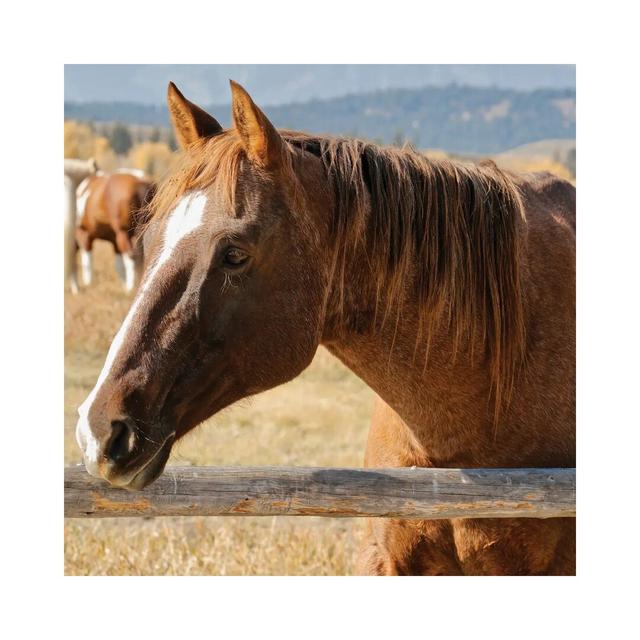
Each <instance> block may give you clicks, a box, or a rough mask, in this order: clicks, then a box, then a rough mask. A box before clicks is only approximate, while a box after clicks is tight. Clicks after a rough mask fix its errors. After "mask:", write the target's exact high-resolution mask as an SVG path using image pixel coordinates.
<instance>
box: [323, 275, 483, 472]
mask: <svg viewBox="0 0 640 640" xmlns="http://www.w3.org/2000/svg"><path fill="white" fill-rule="evenodd" d="M356 280H357V279H356ZM363 290H365V288H362V289H360V291H363ZM357 299H358V294H357V292H354V291H351V292H347V295H346V296H345V307H344V310H343V312H342V313H340V314H339V315H340V316H341V317H340V320H335V322H331V314H329V318H330V321H329V322H328V325H329V326H330V327H331V325H333V327H332V328H330V329H329V330H328V331H327V332H326V334H325V339H324V341H323V342H324V344H325V346H326V347H327V348H328V349H329V351H331V352H332V353H333V354H334V355H336V356H337V357H338V358H339V359H340V360H341V361H342V362H344V364H345V365H346V366H348V367H349V368H350V369H351V370H352V371H353V372H354V373H356V374H357V375H358V376H360V377H361V378H362V379H363V380H364V381H365V382H366V383H367V384H368V385H369V386H370V387H371V388H372V389H373V390H374V391H376V393H378V395H380V396H381V397H382V398H383V399H384V400H385V401H386V402H387V403H388V404H389V405H390V406H391V407H392V408H393V409H395V411H396V412H397V413H398V414H399V415H400V417H401V418H402V419H403V420H404V421H405V423H406V424H407V425H408V426H409V428H410V429H411V430H412V431H413V432H414V435H415V436H416V438H417V440H418V442H419V443H420V444H421V445H423V446H424V448H425V451H426V452H427V453H428V455H429V458H430V459H431V460H433V461H434V463H436V464H443V465H445V464H447V463H449V462H450V461H452V460H459V455H460V453H461V452H465V455H468V452H475V451H477V452H478V454H479V455H478V459H480V458H482V456H481V455H480V449H481V448H483V447H484V446H485V445H486V447H487V449H489V448H490V447H491V446H492V441H493V433H494V428H495V425H494V423H493V407H492V404H491V399H490V372H489V367H488V364H487V363H486V362H480V360H481V359H480V358H475V359H472V358H471V354H470V353H469V352H468V350H466V349H464V348H463V349H459V350H458V352H457V353H454V346H453V345H454V336H453V331H452V329H448V328H444V326H441V328H440V329H438V330H437V331H435V332H433V333H432V334H431V335H430V337H429V340H427V338H426V336H420V337H419V336H418V327H419V324H420V323H419V314H418V306H417V303H416V302H414V301H411V300H407V301H406V302H405V304H404V305H403V308H402V313H401V315H400V316H399V317H396V316H395V314H393V313H391V314H390V315H389V316H388V317H387V318H386V320H385V322H384V323H383V324H382V326H379V324H378V326H377V328H375V329H372V328H371V326H370V325H368V323H369V322H370V321H371V319H372V317H373V315H374V312H373V309H374V307H375V303H374V302H373V301H369V302H370V303H371V304H369V305H367V301H366V300H362V299H361V300H360V301H359V304H354V303H355V301H356V300H357ZM379 306H380V302H378V307H379ZM367 308H368V309H369V311H366V310H363V309H367ZM337 315H338V314H336V316H337ZM427 349H428V351H427ZM472 455H473V454H472ZM469 460H470V461H471V459H469Z"/></svg>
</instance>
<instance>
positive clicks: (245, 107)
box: [230, 80, 285, 170]
mask: <svg viewBox="0 0 640 640" xmlns="http://www.w3.org/2000/svg"><path fill="white" fill-rule="evenodd" d="M230 82H231V96H232V104H231V111H232V115H233V124H234V126H235V128H236V130H237V131H238V134H239V135H240V139H241V140H242V145H243V147H244V149H245V151H246V152H247V155H248V156H249V158H250V159H251V160H253V161H254V162H256V163H257V164H259V165H260V166H262V167H264V168H266V169H272V170H273V169H276V168H277V167H278V166H279V165H280V164H281V163H282V158H283V152H284V148H285V147H284V143H283V140H282V138H281V137H280V134H279V133H278V132H277V131H276V129H275V127H274V126H273V125H272V124H271V122H269V120H268V118H267V116H265V115H264V113H262V111H260V109H259V108H258V107H257V106H256V105H255V103H254V102H253V100H252V99H251V96H250V95H249V94H248V93H247V92H246V91H245V90H244V89H243V88H242V87H241V86H240V85H239V84H238V83H237V82H234V81H233V80H230Z"/></svg>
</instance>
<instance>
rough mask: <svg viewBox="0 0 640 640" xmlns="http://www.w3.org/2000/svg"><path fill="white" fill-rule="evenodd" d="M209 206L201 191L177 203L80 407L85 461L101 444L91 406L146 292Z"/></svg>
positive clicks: (80, 442) (91, 458)
mask: <svg viewBox="0 0 640 640" xmlns="http://www.w3.org/2000/svg"><path fill="white" fill-rule="evenodd" d="M206 203H207V199H206V197H205V196H204V194H202V193H200V192H196V193H192V194H187V195H186V196H184V197H183V198H182V199H181V200H180V202H178V204H177V205H176V207H175V208H174V209H173V211H172V212H171V213H170V214H169V217H168V218H167V223H166V227H165V231H164V238H163V243H162V249H161V251H160V255H159V256H158V258H157V260H156V261H155V263H154V264H153V267H151V269H150V270H149V273H148V274H147V276H146V277H145V279H144V282H143V283H142V285H141V286H140V289H139V290H138V294H137V295H136V298H135V300H134V301H133V304H132V305H131V308H130V309H129V313H127V316H126V318H125V319H124V322H123V323H122V326H121V327H120V329H119V331H118V333H117V334H116V336H115V338H114V339H113V342H112V343H111V346H110V347H109V352H108V354H107V359H106V361H105V363H104V366H103V367H102V371H101V372H100V375H99V376H98V381H97V382H96V386H95V387H94V388H93V390H92V391H91V393H90V394H89V395H88V396H87V399H86V400H85V401H84V402H83V403H82V404H81V405H80V407H78V415H79V419H78V424H77V426H76V440H77V441H78V445H79V446H80V449H82V451H83V452H84V456H85V461H87V462H93V463H95V462H97V456H98V450H99V443H98V441H97V439H96V438H95V437H94V435H93V433H92V432H91V427H90V425H89V411H90V410H91V405H92V404H93V401H94V400H95V398H96V396H97V395H98V391H99V390H100V387H101V386H102V384H103V383H104V381H105V380H106V379H107V376H108V375H109V372H110V371H111V367H112V366H113V363H114V362H115V360H116V357H117V356H118V353H119V352H120V349H121V347H122V345H123V344H124V342H125V338H126V336H127V332H128V330H129V327H130V326H131V323H132V322H133V320H134V318H135V315H136V312H137V311H138V308H139V307H140V304H141V303H142V301H143V300H144V297H145V295H146V293H147V291H149V290H150V289H152V288H153V287H154V286H155V280H156V277H157V275H158V273H159V271H160V269H161V267H162V265H164V264H165V263H167V262H168V261H169V260H170V258H171V255H172V254H173V252H174V250H175V248H176V247H177V246H178V244H179V243H180V241H181V240H182V239H183V238H185V237H186V236H187V235H189V234H190V233H191V232H192V231H194V230H195V229H197V228H198V227H199V226H200V225H201V224H202V219H203V214H204V209H205V205H206Z"/></svg>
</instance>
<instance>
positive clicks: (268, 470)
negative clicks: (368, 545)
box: [64, 466, 576, 519]
mask: <svg viewBox="0 0 640 640" xmlns="http://www.w3.org/2000/svg"><path fill="white" fill-rule="evenodd" d="M575 492H576V474H575V469H426V468H399V469H337V468H321V467H319V468H301V467H293V468H286V467H167V469H166V470H165V472H164V474H163V475H162V476H161V477H160V478H159V479H158V480H156V481H155V482H154V483H153V484H152V485H151V486H149V487H147V488H146V489H145V490H144V491H140V492H131V491H126V490H124V489H118V488H115V487H111V486H109V485H108V484H107V483H105V482H103V481H101V480H97V479H95V478H92V477H91V476H89V474H88V473H87V472H86V471H85V469H84V467H82V466H77V467H69V468H66V469H65V474H64V515H65V517H69V518H87V517H93V518H95V517H102V518H104V517H131V516H184V515H205V516H212V515H251V516H266V515H269V516H271V515H288V516H294V515H298V516H308V515H314V516H331V517H367V516H375V517H388V518H391V517H393V518H396V517H397V518H421V519H438V518H513V517H519V518H558V517H575Z"/></svg>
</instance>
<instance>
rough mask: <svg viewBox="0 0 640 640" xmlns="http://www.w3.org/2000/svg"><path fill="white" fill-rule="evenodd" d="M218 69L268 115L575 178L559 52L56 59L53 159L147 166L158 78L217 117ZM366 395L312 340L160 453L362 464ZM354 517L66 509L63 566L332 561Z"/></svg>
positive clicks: (101, 309) (86, 345)
mask: <svg viewBox="0 0 640 640" xmlns="http://www.w3.org/2000/svg"><path fill="white" fill-rule="evenodd" d="M229 78H232V79H234V80H236V81H238V82H240V83H241V84H243V85H244V87H245V88H246V89H247V90H248V91H249V92H250V93H251V95H252V97H253V98H254V100H255V102H256V103H257V104H258V105H259V106H260V107H261V108H262V109H263V110H264V111H265V113H266V115H267V116H268V117H269V118H270V119H271V121H272V122H273V123H274V124H275V125H276V126H278V127H281V128H288V129H298V130H304V131H308V132H313V133H327V134H334V135H347V136H357V137H360V138H365V139H368V140H371V141H374V142H377V143H380V144H388V145H396V146H402V145H404V144H406V143H409V144H412V145H413V146H414V147H416V148H417V149H419V150H421V151H423V152H425V153H427V155H431V156H432V157H436V156H437V157H450V158H453V159H460V160H464V161H471V162H475V161H479V160H481V159H484V158H487V157H491V158H493V159H494V160H495V161H496V162H497V163H498V164H499V165H500V166H502V167H504V168H508V169H513V170H521V171H538V170H546V171H551V172H553V173H556V174H557V175H559V176H561V177H563V178H566V179H569V180H571V181H573V182H575V176H576V168H575V167H576V143H575V131H576V92H575V67H574V66H573V65H66V66H65V105H64V116H65V120H64V155H65V158H74V159H80V160H88V159H89V158H93V159H95V160H96V162H97V165H98V167H99V168H100V170H101V171H103V172H106V173H109V172H114V171H116V170H123V169H137V170H139V171H142V172H144V173H145V174H146V175H147V176H148V177H149V178H151V179H152V180H154V181H158V180H161V179H162V177H163V176H164V175H165V174H166V173H167V172H168V171H170V169H171V165H172V162H173V161H174V159H175V157H176V156H175V152H176V143H175V138H174V136H173V133H172V131H171V130H170V127H169V120H168V113H167V109H166V104H165V94H166V88H167V84H168V82H169V81H170V80H172V81H174V82H175V83H176V84H177V85H178V87H179V88H180V89H181V91H182V92H183V93H184V94H185V96H186V97H187V98H189V99H190V100H192V101H193V102H196V103H198V104H199V105H200V106H202V107H204V108H205V109H206V110H207V111H209V113H211V114H212V115H213V116H214V117H215V118H216V119H217V120H219V121H220V123H221V124H222V125H223V126H229V124H230V91H229V83H228V80H229ZM93 254H94V278H93V281H92V283H91V285H90V286H83V287H82V288H81V289H80V291H79V293H78V294H77V295H71V293H70V292H69V291H68V290H65V465H70V464H76V463H78V462H80V461H81V456H80V452H79V450H78V448H77V445H76V443H75V437H74V430H75V423H76V417H77V414H76V409H77V406H78V405H79V404H80V403H81V402H82V401H83V400H84V398H85V397H86V396H87V394H88V393H89V392H90V390H91V388H92V387H93V385H94V383H95V381H96V379H97V377H98V374H99V372H100V369H101V368H102V364H103V362H104V358H105V356H106V352H107V350H108V347H109V344H110V342H111V339H112V338H113V336H114V335H115V333H116V331H117V329H118V327H119V326H120V323H121V322H122V319H123V318H124V315H125V314H126V311H127V309H128V307H129V305H130V304H131V300H132V295H131V294H127V293H125V292H124V291H123V288H122V285H121V283H120V281H119V280H118V276H117V275H116V272H115V270H114V266H113V248H112V246H111V245H110V244H109V243H106V242H100V241H96V243H95V244H94V250H93ZM372 402H373V392H372V391H371V390H370V389H368V387H366V385H365V384H364V383H363V382H361V381H360V380H359V379H358V378H356V377H355V376H354V375H353V374H352V373H351V372H350V371H349V370H347V369H346V368H345V367H344V366H343V365H342V364H341V363H339V362H338V361H337V360H336V359H335V358H333V357H332V356H331V355H330V354H329V353H328V352H326V351H325V350H324V349H323V348H320V349H319V351H318V354H317V356H316V358H315V360H314V362H313V363H312V365H311V366H310V367H309V368H308V369H307V370H306V371H305V372H304V373H303V374H302V375H301V376H299V377H298V378H297V379H296V380H294V381H292V382H290V383H289V384H286V385H283V386H281V387H278V388H276V389H273V390H272V391H270V392H267V393H264V394H261V395H260V396H257V397H255V398H252V399H249V400H246V401H243V402H241V403H239V404H238V405H236V406H233V407H231V408H229V409H227V410H225V411H223V412H222V413H221V414H219V415H216V416H214V417H213V418H212V419H210V420H208V421H207V422H205V423H204V424H203V425H202V426H200V427H199V428H198V429H196V430H195V431H194V432H192V433H191V434H190V435H188V436H187V437H186V438H185V439H184V440H183V441H181V442H180V443H178V444H177V445H176V446H175V447H174V452H173V454H172V458H171V460H170V462H169V464H173V465H189V464H193V465H221V466H225V465H226V466H232V465H281V466H284V465H290V466H293V465H299V466H362V463H363V456H364V448H365V442H366V436H367V429H368V422H369V415H370V411H371V407H372ZM360 527H361V523H359V522H357V521H351V520H349V519H345V520H337V519H328V518H327V519H325V518H323V519H316V518H307V517H305V518H299V519H296V518H294V517H289V518H285V517H279V518H240V517H238V518H157V519H140V518H132V519H116V520H108V519H106V520H100V519H97V520H86V521H84V520H83V521H79V520H71V519H70V520H66V521H65V573H66V574H68V575H77V574H80V575H86V574H101V575H105V574H106V575H125V574H133V575H138V574H155V575H165V574H166V575H169V574H177V575H194V574H209V575H231V574H241V575H259V574H270V575H287V574H288V575H292V574H301V575H345V574H350V573H352V572H353V570H354V560H355V553H356V546H357V543H358V536H359V532H360Z"/></svg>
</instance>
